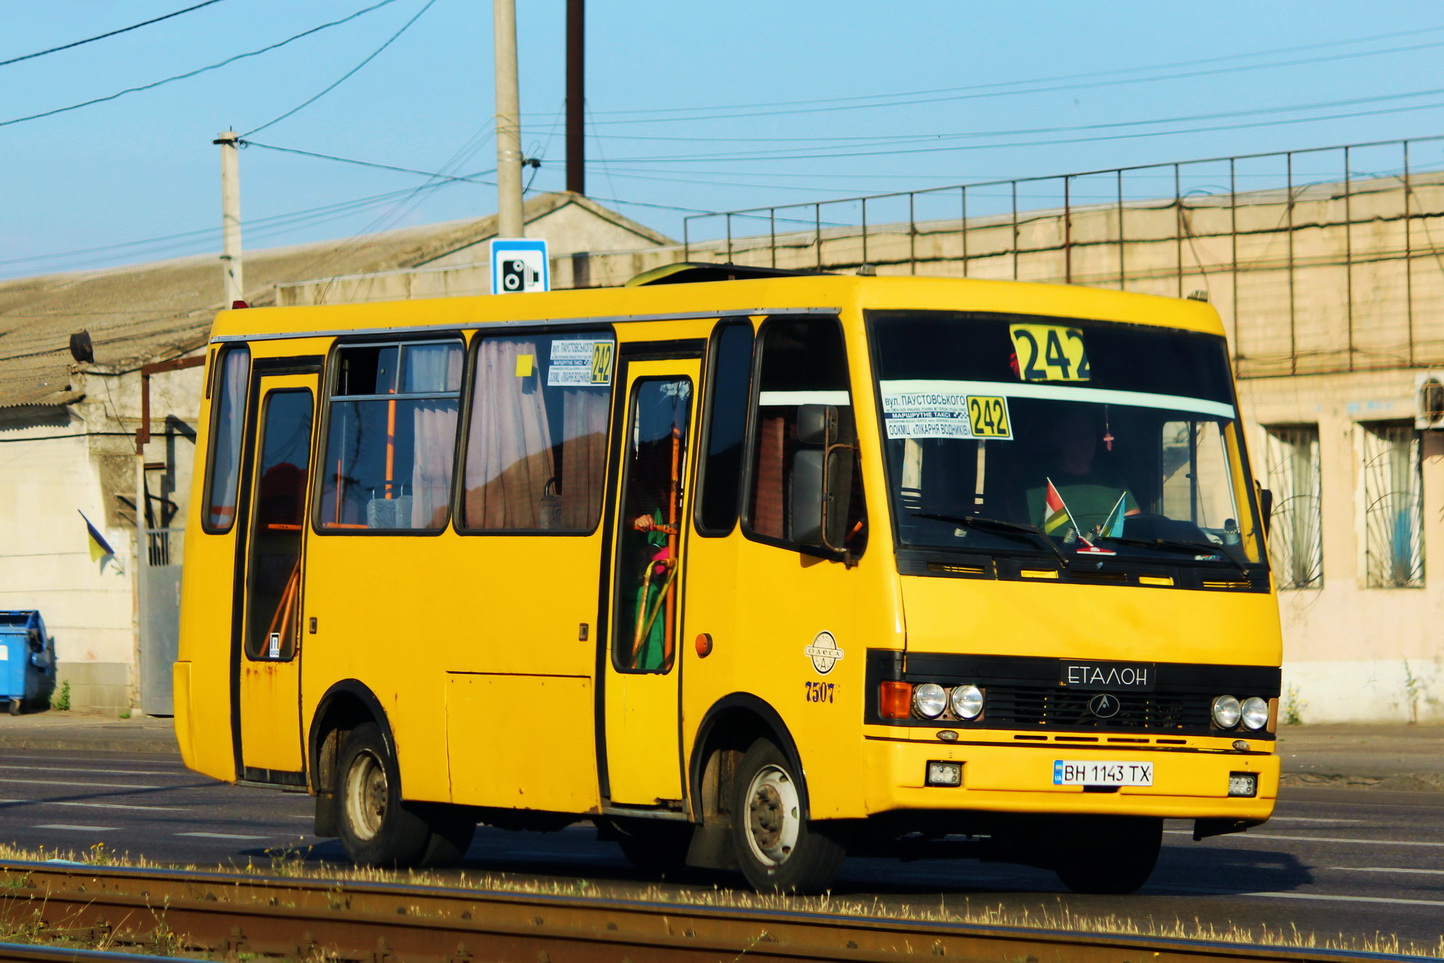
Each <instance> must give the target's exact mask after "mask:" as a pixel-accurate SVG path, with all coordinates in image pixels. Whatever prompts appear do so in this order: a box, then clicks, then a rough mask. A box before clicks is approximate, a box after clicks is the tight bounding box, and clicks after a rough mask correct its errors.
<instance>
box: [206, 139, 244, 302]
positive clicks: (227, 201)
mask: <svg viewBox="0 0 1444 963" xmlns="http://www.w3.org/2000/svg"><path fill="white" fill-rule="evenodd" d="M211 143H212V144H219V145H220V148H221V278H222V281H221V283H222V285H223V287H222V290H223V292H224V294H225V300H224V301H223V303H224V304H225V306H226V307H228V308H229V307H231V306H233V305H234V304H235V303H236V302H237V301H242V300H244V299H245V296H246V295H245V289H244V286H243V285H242V283H241V164H240V157H239V155H240V143H241V138H240V136H239V135H238V134H237V133H236V132H235V131H233V130H227V131H222V132H221V134H220V135H219V136H218V137H217V138H216V139H215V140H213V141H211Z"/></svg>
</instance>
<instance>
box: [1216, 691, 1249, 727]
mask: <svg viewBox="0 0 1444 963" xmlns="http://www.w3.org/2000/svg"><path fill="white" fill-rule="evenodd" d="M1242 712H1243V709H1242V708H1241V707H1240V706H1239V704H1238V699H1236V698H1234V697H1233V696H1231V695H1221V696H1219V697H1218V698H1216V699H1214V700H1213V708H1212V715H1213V724H1214V725H1216V726H1218V727H1219V728H1220V729H1232V728H1233V727H1234V726H1236V725H1238V717H1239V715H1240V714H1241V713H1242Z"/></svg>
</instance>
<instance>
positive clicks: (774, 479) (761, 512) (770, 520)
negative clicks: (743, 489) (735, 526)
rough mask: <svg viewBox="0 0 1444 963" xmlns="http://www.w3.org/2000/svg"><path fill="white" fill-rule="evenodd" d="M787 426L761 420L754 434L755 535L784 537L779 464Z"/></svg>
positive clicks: (776, 420)
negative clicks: (755, 465)
mask: <svg viewBox="0 0 1444 963" xmlns="http://www.w3.org/2000/svg"><path fill="white" fill-rule="evenodd" d="M786 433H787V423H786V422H785V421H784V420H783V419H782V418H781V417H780V416H779V417H767V418H763V419H761V425H760V427H759V428H758V431H757V470H756V476H755V478H754V487H753V492H752V499H753V500H752V529H753V531H755V532H757V534H759V535H767V536H770V537H772V538H785V537H786V534H787V533H786V531H785V530H784V527H783V518H784V506H785V505H786V503H787V500H786V499H785V498H784V497H783V490H782V486H783V472H782V463H783V459H784V457H785V453H784V447H785V445H784V441H785V437H786Z"/></svg>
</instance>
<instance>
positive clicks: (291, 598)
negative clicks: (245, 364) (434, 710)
mask: <svg viewBox="0 0 1444 963" xmlns="http://www.w3.org/2000/svg"><path fill="white" fill-rule="evenodd" d="M257 375H258V378H257V383H256V393H255V395H254V398H255V399H256V400H255V401H254V402H253V405H254V406H253V408H252V413H253V420H252V423H253V424H256V425H257V426H258V428H257V431H256V432H255V434H254V435H253V436H252V440H251V445H250V448H249V449H248V451H247V463H246V468H245V471H246V473H247V475H246V477H248V478H249V481H250V498H249V504H248V506H247V508H248V510H247V516H246V523H245V524H246V529H245V531H246V538H245V539H244V540H243V541H242V542H241V543H240V547H239V549H238V551H239V552H240V553H241V555H242V556H243V557H242V558H239V559H237V567H238V568H239V569H241V571H242V572H243V578H242V580H241V581H240V582H239V583H238V585H237V593H238V598H237V599H236V607H235V611H237V612H239V613H241V617H240V619H239V620H238V621H237V624H236V632H237V633H238V637H237V638H235V639H234V640H233V641H232V645H231V652H232V658H233V668H232V676H231V679H232V683H231V684H232V697H233V703H232V704H233V706H234V708H233V710H232V721H233V725H232V731H233V732H234V734H235V740H236V746H235V749H236V771H237V775H238V776H239V777H240V778H242V779H250V780H255V781H258V782H272V783H283V784H292V783H296V784H303V780H304V777H303V775H302V773H303V768H304V766H303V760H302V756H301V746H302V739H301V725H300V693H301V661H300V655H301V625H300V622H301V611H302V610H301V590H302V587H303V584H304V583H303V579H302V555H303V551H302V550H303V548H304V546H305V535H306V527H307V526H306V518H307V512H306V505H307V504H308V498H307V475H308V472H309V470H310V465H311V436H312V430H313V422H314V420H315V419H314V415H315V407H316V406H315V397H316V387H317V375H316V374H314V373H306V374H295V373H287V374H267V373H265V372H264V370H258V371H257ZM254 416H258V420H256V419H255V417H254Z"/></svg>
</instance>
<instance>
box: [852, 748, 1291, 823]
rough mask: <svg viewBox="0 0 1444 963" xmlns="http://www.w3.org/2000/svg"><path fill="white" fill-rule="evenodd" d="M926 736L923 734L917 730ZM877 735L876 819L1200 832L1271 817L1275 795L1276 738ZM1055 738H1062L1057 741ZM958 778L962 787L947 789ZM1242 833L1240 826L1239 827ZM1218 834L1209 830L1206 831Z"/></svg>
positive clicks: (870, 798)
mask: <svg viewBox="0 0 1444 963" xmlns="http://www.w3.org/2000/svg"><path fill="white" fill-rule="evenodd" d="M918 735H922V733H918ZM929 735H930V737H929V738H927V739H926V740H924V739H923V738H917V737H916V736H914V737H913V738H895V737H893V738H888V737H877V736H870V737H869V738H868V739H867V743H866V750H865V751H866V752H867V754H868V765H867V768H866V772H867V773H868V774H869V780H868V789H867V804H866V806H867V810H868V812H869V814H880V813H884V812H896V811H899V810H929V811H933V812H938V811H946V810H958V811H960V812H963V811H975V812H977V811H985V812H998V813H1040V814H1042V813H1058V814H1063V813H1068V814H1108V815H1130V816H1157V817H1165V818H1170V819H1193V820H1201V821H1203V822H1201V823H1200V824H1199V831H1200V834H1201V835H1212V834H1213V833H1214V832H1219V831H1231V830H1229V829H1227V828H1225V827H1228V826H1232V825H1233V824H1234V823H1235V822H1239V823H1257V822H1261V821H1263V820H1265V819H1267V818H1268V817H1269V815H1270V814H1271V813H1272V812H1273V807H1274V802H1275V800H1276V799H1277V797H1278V786H1279V757H1278V756H1277V755H1276V754H1275V753H1274V752H1273V743H1272V742H1271V741H1262V740H1255V741H1254V742H1252V743H1251V749H1255V750H1265V751H1239V750H1236V749H1232V748H1228V747H1229V742H1228V741H1226V740H1220V739H1209V740H1202V739H1198V740H1194V739H1190V740H1188V742H1189V743H1190V744H1189V745H1186V746H1181V747H1162V746H1156V745H1152V746H1147V747H1141V746H1131V745H1130V746H1120V745H1107V744H1100V743H1065V742H1057V741H1053V740H1052V739H1050V741H1048V742H1047V743H1031V744H1019V743H1012V742H1010V743H1006V744H1004V743H966V742H962V741H961V740H959V741H958V742H952V743H949V742H942V741H940V740H938V739H937V738H936V737H935V736H931V734H929ZM1054 738H1056V737H1054ZM954 780H956V785H953V784H949V783H951V782H953V781H954ZM1238 828H1242V827H1241V826H1239V827H1238ZM1210 829H1211V831H1209V830H1210Z"/></svg>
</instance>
